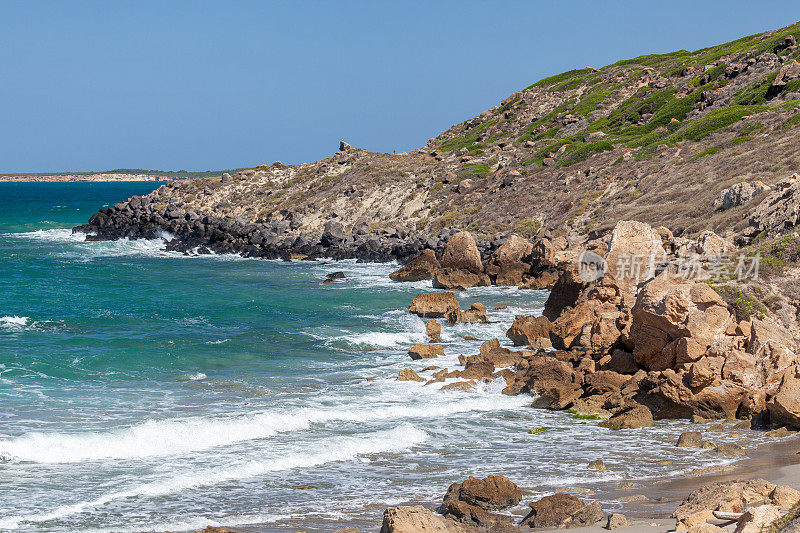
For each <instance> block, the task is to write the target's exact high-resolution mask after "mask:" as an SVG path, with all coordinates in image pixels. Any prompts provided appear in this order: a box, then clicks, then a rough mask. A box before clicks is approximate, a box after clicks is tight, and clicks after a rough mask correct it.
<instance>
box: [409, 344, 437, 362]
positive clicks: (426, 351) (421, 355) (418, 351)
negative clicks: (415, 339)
mask: <svg viewBox="0 0 800 533" xmlns="http://www.w3.org/2000/svg"><path fill="white" fill-rule="evenodd" d="M408 355H409V356H410V357H411V359H415V360H417V359H432V358H434V357H439V356H440V355H444V348H442V346H441V345H440V344H415V345H414V346H412V348H411V349H410V350H409V351H408Z"/></svg>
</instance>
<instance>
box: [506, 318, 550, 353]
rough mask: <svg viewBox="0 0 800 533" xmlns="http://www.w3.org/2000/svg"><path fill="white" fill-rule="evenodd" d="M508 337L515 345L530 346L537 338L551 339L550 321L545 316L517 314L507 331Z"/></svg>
mask: <svg viewBox="0 0 800 533" xmlns="http://www.w3.org/2000/svg"><path fill="white" fill-rule="evenodd" d="M506 337H508V338H509V339H511V342H513V343H514V346H529V345H531V344H533V343H534V341H535V340H536V339H542V338H545V339H548V340H549V339H550V321H549V320H548V319H547V318H546V317H543V316H536V317H534V316H526V315H517V316H516V317H514V323H513V324H511V327H510V328H509V329H508V331H506Z"/></svg>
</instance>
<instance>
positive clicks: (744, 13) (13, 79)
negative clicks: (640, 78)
mask: <svg viewBox="0 0 800 533" xmlns="http://www.w3.org/2000/svg"><path fill="white" fill-rule="evenodd" d="M798 19H800V7H796V6H794V5H793V4H792V3H787V2H785V1H783V2H763V1H762V2H759V3H758V4H756V3H753V2H752V1H707V2H698V1H696V0H695V1H691V2H689V1H671V2H660V1H658V2H656V1H653V2H641V1H637V2H611V1H608V2H607V1H577V0H573V1H570V2H552V1H527V2H522V1H519V2H516V1H509V2H489V1H470V0H457V1H442V2H433V1H427V2H422V1H421V2H405V1H403V2H400V1H394V2H389V1H380V0H373V1H364V2H349V1H347V0H338V1H331V2H325V3H323V2H313V1H308V2H300V1H294V2H288V1H287V2H277V1H276V2H267V1H261V2H257V1H229V2H222V1H219V2H201V1H192V2H188V1H187V2H181V1H153V2H151V1H146V0H139V1H135V2H133V1H132V2H122V1H107V0H106V1H98V2H78V1H68V0H61V1H52V2H46V1H11V0H0V127H1V129H0V172H32V171H40V172H42V171H45V172H50V171H59V170H97V169H111V168H123V167H124V168H131V167H132V168H152V169H166V170H177V169H187V170H210V169H221V168H232V167H240V166H249V165H255V164H260V163H271V162H273V161H275V160H281V161H283V162H287V163H297V162H303V161H311V160H316V159H319V158H321V157H326V156H328V155H330V154H331V153H333V152H334V151H335V150H336V148H337V147H338V142H339V139H340V138H343V139H346V140H348V141H349V142H350V143H351V144H353V145H354V146H359V147H364V148H368V149H370V150H377V151H385V152H391V151H392V150H397V151H398V152H399V151H404V150H409V149H412V148H415V147H418V146H421V145H423V144H424V143H425V142H426V141H427V140H428V139H429V138H430V137H433V136H436V135H438V134H439V132H440V131H441V130H443V129H447V128H448V127H449V126H450V125H452V124H454V123H457V122H461V121H462V120H465V119H467V118H470V117H472V116H474V115H475V114H478V113H480V112H481V111H483V110H484V109H486V108H489V107H491V106H493V105H497V103H498V102H499V101H500V100H501V99H502V98H504V97H505V96H507V95H509V94H511V93H512V92H514V91H516V90H519V89H521V88H523V87H526V86H527V85H529V84H530V83H532V82H534V81H536V80H538V79H540V78H542V77H544V76H548V75H551V74H554V73H558V72H562V71H565V70H569V69H572V68H578V67H584V66H587V65H591V66H598V67H599V66H603V65H606V64H609V63H612V62H614V61H616V60H618V59H624V58H630V57H635V56H637V55H641V54H645V53H651V52H669V51H673V50H678V49H687V50H695V49H698V48H703V47H705V46H709V45H712V44H717V43H720V42H725V41H730V40H733V39H736V38H738V37H741V36H744V35H749V34H753V33H757V32H761V31H765V30H768V29H773V28H778V27H781V26H785V25H787V24H790V23H793V22H795V21H797V20H798Z"/></svg>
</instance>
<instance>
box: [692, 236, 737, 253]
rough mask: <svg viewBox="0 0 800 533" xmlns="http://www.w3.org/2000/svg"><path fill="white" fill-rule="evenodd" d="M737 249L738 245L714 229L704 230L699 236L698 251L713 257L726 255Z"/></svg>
mask: <svg viewBox="0 0 800 533" xmlns="http://www.w3.org/2000/svg"><path fill="white" fill-rule="evenodd" d="M734 250H736V245H734V244H733V243H732V242H730V241H728V240H726V239H724V238H722V237H720V236H719V235H717V234H716V233H714V232H713V231H710V230H708V231H704V232H703V233H701V234H700V236H699V237H698V238H697V253H699V254H701V255H707V256H711V257H715V256H721V255H726V254H729V253H731V252H733V251H734Z"/></svg>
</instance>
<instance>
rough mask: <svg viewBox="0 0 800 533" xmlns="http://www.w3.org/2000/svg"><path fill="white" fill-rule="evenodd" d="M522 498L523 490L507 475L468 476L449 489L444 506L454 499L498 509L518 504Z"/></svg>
mask: <svg viewBox="0 0 800 533" xmlns="http://www.w3.org/2000/svg"><path fill="white" fill-rule="evenodd" d="M521 500H522V490H521V489H520V488H519V487H518V486H517V485H516V484H514V483H513V482H512V481H511V480H509V479H508V478H507V477H503V476H487V477H485V478H483V479H479V478H476V477H472V476H470V477H468V478H467V479H465V480H464V481H462V482H461V483H453V484H452V485H450V487H449V488H448V489H447V494H445V496H444V500H443V502H442V505H443V507H444V506H446V505H447V503H449V502H452V501H462V502H466V503H468V504H469V505H474V506H476V507H480V508H481V509H484V510H486V511H496V510H500V509H505V508H507V507H512V506H514V505H517V504H518V503H519V502H520V501H521Z"/></svg>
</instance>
